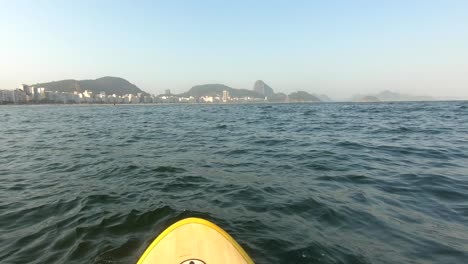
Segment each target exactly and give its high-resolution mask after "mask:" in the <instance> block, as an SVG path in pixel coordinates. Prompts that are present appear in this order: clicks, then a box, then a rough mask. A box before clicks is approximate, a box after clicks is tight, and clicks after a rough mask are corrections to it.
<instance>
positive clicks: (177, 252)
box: [137, 218, 254, 264]
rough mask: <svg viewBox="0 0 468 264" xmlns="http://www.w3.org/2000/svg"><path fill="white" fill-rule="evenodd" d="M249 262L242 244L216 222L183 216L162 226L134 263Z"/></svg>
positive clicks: (205, 263) (215, 263)
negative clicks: (181, 218)
mask: <svg viewBox="0 0 468 264" xmlns="http://www.w3.org/2000/svg"><path fill="white" fill-rule="evenodd" d="M150 263H151V264H220V263H223V264H241V263H242V264H253V263H254V262H253V261H252V259H251V258H250V257H249V255H247V253H246V252H245V251H244V249H242V247H241V246H240V245H239V244H238V243H237V242H236V241H235V240H234V239H233V238H232V237H231V236H230V235H229V234H228V233H226V231H224V230H223V229H221V228H220V227H219V226H217V225H215V224H213V223H211V222H210V221H207V220H204V219H201V218H186V219H184V220H181V221H179V222H177V223H175V224H173V225H171V226H170V227H168V228H167V229H166V230H164V231H163V232H162V233H161V234H160V235H159V236H158V237H157V238H156V239H155V240H154V241H153V243H151V245H150V246H149V247H148V248H147V249H146V251H145V253H143V255H142V256H141V258H140V260H138V263H137V264H150Z"/></svg>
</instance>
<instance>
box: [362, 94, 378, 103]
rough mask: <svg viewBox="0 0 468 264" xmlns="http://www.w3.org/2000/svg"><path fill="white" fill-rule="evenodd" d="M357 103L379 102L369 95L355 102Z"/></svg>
mask: <svg viewBox="0 0 468 264" xmlns="http://www.w3.org/2000/svg"><path fill="white" fill-rule="evenodd" d="M357 101H358V102H363V103H370V102H380V100H379V98H377V97H375V96H371V95H367V96H363V97H361V98H359V99H358V100H357Z"/></svg>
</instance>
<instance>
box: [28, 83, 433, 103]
mask: <svg viewBox="0 0 468 264" xmlns="http://www.w3.org/2000/svg"><path fill="white" fill-rule="evenodd" d="M33 86H35V87H44V88H45V90H46V91H58V92H67V93H73V92H80V93H81V92H84V91H85V90H88V91H91V92H93V93H95V94H98V93H100V92H105V93H106V94H108V95H111V94H115V95H120V96H122V95H125V94H137V93H142V94H144V95H148V93H146V92H145V91H143V90H141V89H140V88H138V87H137V86H136V85H134V84H132V83H130V82H129V81H127V80H125V79H123V78H119V77H102V78H99V79H96V80H81V81H80V80H62V81H54V82H47V83H37V84H34V85H33ZM225 90H226V91H228V92H229V95H230V96H231V97H239V98H242V97H251V98H258V99H264V98H266V99H267V101H269V102H280V103H281V102H332V101H333V100H332V99H330V98H329V97H328V96H327V95H325V94H310V93H308V92H305V91H297V92H293V93H290V94H289V95H286V94H284V93H275V91H274V90H273V88H272V87H270V86H269V85H268V84H266V83H265V82H264V81H262V80H258V81H256V82H255V83H254V85H253V87H252V89H251V90H248V89H236V88H232V87H229V86H227V85H224V84H203V85H196V86H193V87H192V88H191V89H190V90H188V91H187V92H185V93H182V94H179V95H178V96H183V97H190V96H193V97H201V96H222V94H223V91H225ZM431 100H436V99H435V98H433V97H430V96H416V95H407V94H401V93H397V92H392V91H388V90H386V91H382V92H380V93H377V94H368V95H354V96H353V97H352V98H351V99H350V101H353V102H385V101H387V102H388V101H431Z"/></svg>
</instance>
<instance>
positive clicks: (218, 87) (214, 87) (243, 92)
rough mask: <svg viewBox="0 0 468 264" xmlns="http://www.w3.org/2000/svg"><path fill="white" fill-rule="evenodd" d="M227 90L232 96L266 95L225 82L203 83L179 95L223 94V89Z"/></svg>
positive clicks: (255, 96) (254, 96)
mask: <svg viewBox="0 0 468 264" xmlns="http://www.w3.org/2000/svg"><path fill="white" fill-rule="evenodd" d="M224 90H226V91H228V92H229V95H230V96H231V97H247V96H248V97H253V98H263V97H264V96H263V95H261V94H259V93H257V92H255V91H250V90H247V89H236V88H232V87H229V86H226V85H224V84H203V85H196V86H193V87H192V88H190V90H189V91H188V92H185V93H183V94H180V95H179V96H184V97H189V96H193V97H200V96H222V95H223V91H224Z"/></svg>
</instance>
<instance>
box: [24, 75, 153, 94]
mask: <svg viewBox="0 0 468 264" xmlns="http://www.w3.org/2000/svg"><path fill="white" fill-rule="evenodd" d="M33 86H35V87H44V88H45V90H46V91H58V92H67V93H73V92H75V91H76V92H84V91H85V90H88V91H91V92H93V93H95V94H97V93H100V92H105V93H106V94H108V95H110V94H116V95H124V94H137V93H143V94H147V93H146V92H144V91H142V90H141V89H140V88H138V87H137V86H136V85H134V84H132V83H130V82H128V81H127V80H125V79H122V78H118V77H103V78H99V79H96V80H82V81H77V80H62V81H55V82H48V83H37V84H34V85H33Z"/></svg>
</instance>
